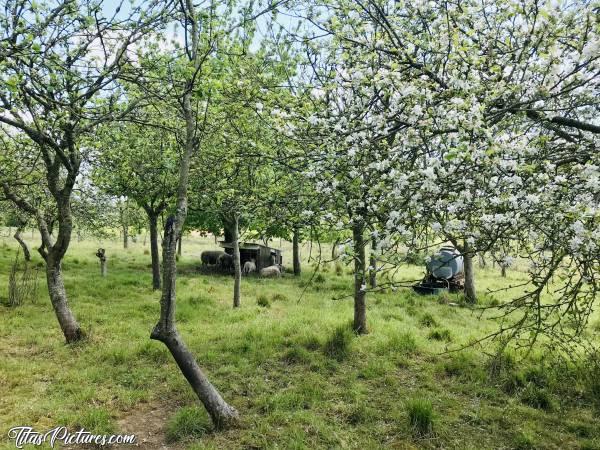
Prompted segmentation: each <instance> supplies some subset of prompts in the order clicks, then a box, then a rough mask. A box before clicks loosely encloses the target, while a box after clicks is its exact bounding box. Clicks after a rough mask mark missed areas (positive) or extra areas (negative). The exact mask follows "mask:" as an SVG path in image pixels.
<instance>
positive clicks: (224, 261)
mask: <svg viewBox="0 0 600 450" xmlns="http://www.w3.org/2000/svg"><path fill="white" fill-rule="evenodd" d="M217 264H218V265H219V266H221V269H225V270H231V269H233V256H231V255H229V254H227V253H223V254H222V255H220V256H219V257H218V258H217Z"/></svg>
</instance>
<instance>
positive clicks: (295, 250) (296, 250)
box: [292, 227, 302, 276]
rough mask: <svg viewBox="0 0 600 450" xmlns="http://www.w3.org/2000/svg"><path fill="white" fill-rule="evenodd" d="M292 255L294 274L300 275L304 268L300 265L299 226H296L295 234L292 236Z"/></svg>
mask: <svg viewBox="0 0 600 450" xmlns="http://www.w3.org/2000/svg"><path fill="white" fill-rule="evenodd" d="M292 257H293V264H294V275H295V276H300V273H301V272H302V268H301V266H300V230H299V229H298V227H295V228H294V234H293V236H292Z"/></svg>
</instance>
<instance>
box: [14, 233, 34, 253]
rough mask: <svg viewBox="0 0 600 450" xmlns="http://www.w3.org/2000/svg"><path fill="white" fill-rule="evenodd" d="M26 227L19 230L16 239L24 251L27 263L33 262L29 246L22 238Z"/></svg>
mask: <svg viewBox="0 0 600 450" xmlns="http://www.w3.org/2000/svg"><path fill="white" fill-rule="evenodd" d="M24 228H25V227H20V228H17V231H16V233H15V235H14V238H15V239H16V240H17V242H18V243H19V245H20V246H21V248H22V249H23V256H24V257H25V261H31V253H30V252H29V247H28V246H27V242H25V241H24V240H23V238H22V237H21V231H23V229H24Z"/></svg>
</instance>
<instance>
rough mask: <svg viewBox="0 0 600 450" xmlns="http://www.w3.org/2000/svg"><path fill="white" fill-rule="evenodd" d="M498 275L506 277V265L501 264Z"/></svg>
mask: <svg viewBox="0 0 600 450" xmlns="http://www.w3.org/2000/svg"><path fill="white" fill-rule="evenodd" d="M500 275H502V277H503V278H506V266H505V265H504V264H502V268H501V269H500Z"/></svg>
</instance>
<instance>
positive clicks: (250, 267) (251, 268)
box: [243, 259, 256, 275]
mask: <svg viewBox="0 0 600 450" xmlns="http://www.w3.org/2000/svg"><path fill="white" fill-rule="evenodd" d="M243 271H244V275H248V274H249V273H251V272H256V261H255V260H254V259H251V260H250V261H246V262H245V263H244V269H243Z"/></svg>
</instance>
